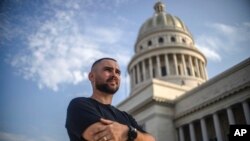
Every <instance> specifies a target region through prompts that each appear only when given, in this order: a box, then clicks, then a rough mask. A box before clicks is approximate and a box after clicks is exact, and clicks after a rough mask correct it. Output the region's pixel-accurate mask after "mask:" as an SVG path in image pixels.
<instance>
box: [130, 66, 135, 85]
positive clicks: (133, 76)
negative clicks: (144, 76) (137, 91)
mask: <svg viewBox="0 0 250 141" xmlns="http://www.w3.org/2000/svg"><path fill="white" fill-rule="evenodd" d="M131 72H132V75H131V84H132V86H131V87H132V88H134V86H135V66H133V67H132V69H131Z"/></svg>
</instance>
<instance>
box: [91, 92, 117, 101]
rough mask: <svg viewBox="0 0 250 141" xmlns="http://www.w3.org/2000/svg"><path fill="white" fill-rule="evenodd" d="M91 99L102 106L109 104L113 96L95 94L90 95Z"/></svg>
mask: <svg viewBox="0 0 250 141" xmlns="http://www.w3.org/2000/svg"><path fill="white" fill-rule="evenodd" d="M91 98H93V99H95V100H96V101H98V102H100V103H102V104H111V103H112V98H113V95H111V94H105V93H102V92H95V93H93V94H92V96H91Z"/></svg>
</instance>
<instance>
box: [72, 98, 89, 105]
mask: <svg viewBox="0 0 250 141" xmlns="http://www.w3.org/2000/svg"><path fill="white" fill-rule="evenodd" d="M91 103H92V102H91V100H90V98H88V97H76V98H73V99H72V100H71V101H70V103H69V105H70V106H73V105H85V104H87V105H88V104H91Z"/></svg>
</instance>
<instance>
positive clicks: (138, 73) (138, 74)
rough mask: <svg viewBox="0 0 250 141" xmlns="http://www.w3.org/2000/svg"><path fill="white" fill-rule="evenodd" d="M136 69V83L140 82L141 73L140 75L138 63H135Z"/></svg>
mask: <svg viewBox="0 0 250 141" xmlns="http://www.w3.org/2000/svg"><path fill="white" fill-rule="evenodd" d="M136 71H137V82H138V84H139V83H140V82H141V75H140V63H139V62H138V64H137V65H136Z"/></svg>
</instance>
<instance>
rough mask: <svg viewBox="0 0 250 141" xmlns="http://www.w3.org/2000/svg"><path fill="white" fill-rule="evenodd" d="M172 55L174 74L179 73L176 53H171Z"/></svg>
mask: <svg viewBox="0 0 250 141" xmlns="http://www.w3.org/2000/svg"><path fill="white" fill-rule="evenodd" d="M173 57H174V68H175V75H179V72H178V64H177V58H176V54H173Z"/></svg>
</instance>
